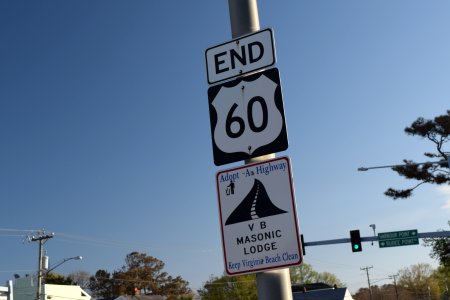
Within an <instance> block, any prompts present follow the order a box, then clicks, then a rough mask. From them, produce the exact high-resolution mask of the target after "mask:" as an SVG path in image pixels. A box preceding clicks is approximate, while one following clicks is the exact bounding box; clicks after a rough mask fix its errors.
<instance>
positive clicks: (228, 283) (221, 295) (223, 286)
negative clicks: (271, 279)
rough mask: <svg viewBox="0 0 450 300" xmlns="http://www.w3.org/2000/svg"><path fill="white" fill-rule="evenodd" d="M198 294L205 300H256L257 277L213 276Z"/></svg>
mask: <svg viewBox="0 0 450 300" xmlns="http://www.w3.org/2000/svg"><path fill="white" fill-rule="evenodd" d="M198 293H199V295H200V296H201V298H202V299H203V300H228V299H239V300H256V299H258V297H257V291H256V275H254V274H250V275H241V276H234V277H229V276H222V277H214V276H211V277H210V278H209V280H208V281H207V282H206V283H205V284H204V285H203V288H201V289H199V290H198Z"/></svg>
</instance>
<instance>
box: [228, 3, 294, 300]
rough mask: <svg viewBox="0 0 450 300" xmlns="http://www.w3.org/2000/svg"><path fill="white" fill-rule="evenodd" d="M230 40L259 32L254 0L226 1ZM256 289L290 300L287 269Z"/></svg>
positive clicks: (262, 277)
mask: <svg viewBox="0 0 450 300" xmlns="http://www.w3.org/2000/svg"><path fill="white" fill-rule="evenodd" d="M228 7H229V13H230V23H231V34H232V38H238V37H240V36H242V35H245V34H249V33H253V32H256V31H258V30H260V27H259V16H258V6H257V1H256V0H228ZM272 158H275V154H269V155H265V156H261V157H256V158H252V159H249V160H247V161H246V162H245V163H246V164H249V163H254V162H258V161H263V160H267V159H272ZM256 287H257V290H258V299H259V300H271V299H272V300H273V299H279V300H292V289H291V279H290V274H289V269H287V268H286V269H280V270H273V271H266V272H260V273H257V274H256Z"/></svg>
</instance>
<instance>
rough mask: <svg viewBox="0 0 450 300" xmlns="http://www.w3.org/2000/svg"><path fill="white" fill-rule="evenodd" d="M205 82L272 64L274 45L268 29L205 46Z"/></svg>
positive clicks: (211, 82) (219, 79) (223, 78)
mask: <svg viewBox="0 0 450 300" xmlns="http://www.w3.org/2000/svg"><path fill="white" fill-rule="evenodd" d="M205 58H206V74H207V77H208V83H209V84H213V83H216V82H219V81H222V80H226V79H230V78H233V77H236V76H239V75H244V74H247V73H249V72H253V71H256V70H259V69H262V68H266V67H269V66H272V65H273V64H275V47H274V42H273V33H272V30H271V29H264V30H261V31H258V32H256V33H252V34H249V35H245V36H242V37H240V38H238V39H234V40H231V41H229V42H226V43H224V44H220V45H218V46H214V47H211V48H208V49H206V51H205Z"/></svg>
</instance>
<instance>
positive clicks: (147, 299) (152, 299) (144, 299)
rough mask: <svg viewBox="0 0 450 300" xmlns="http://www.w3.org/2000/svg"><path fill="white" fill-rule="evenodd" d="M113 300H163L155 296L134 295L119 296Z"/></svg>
mask: <svg viewBox="0 0 450 300" xmlns="http://www.w3.org/2000/svg"><path fill="white" fill-rule="evenodd" d="M115 300H164V298H163V297H162V296H156V295H136V296H119V297H117V298H116V299H115Z"/></svg>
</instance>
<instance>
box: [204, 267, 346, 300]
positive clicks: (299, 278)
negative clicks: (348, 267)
mask: <svg viewBox="0 0 450 300" xmlns="http://www.w3.org/2000/svg"><path fill="white" fill-rule="evenodd" d="M289 271H290V274H291V283H292V284H307V283H317V282H322V283H326V284H329V285H335V284H336V285H337V286H344V284H343V283H342V282H341V281H340V280H339V279H338V278H337V277H336V276H335V275H334V274H331V273H329V272H323V273H319V272H316V271H314V270H313V268H312V266H311V265H309V264H302V265H301V266H299V267H293V268H290V270H289ZM198 293H199V295H200V296H201V297H202V299H204V300H228V299H244V300H246V299H248V300H253V299H255V300H256V299H257V289H256V275H255V274H250V275H241V276H234V277H229V276H221V277H214V276H211V277H210V278H209V280H208V281H207V282H206V283H205V284H203V288H201V289H200V290H198Z"/></svg>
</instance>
